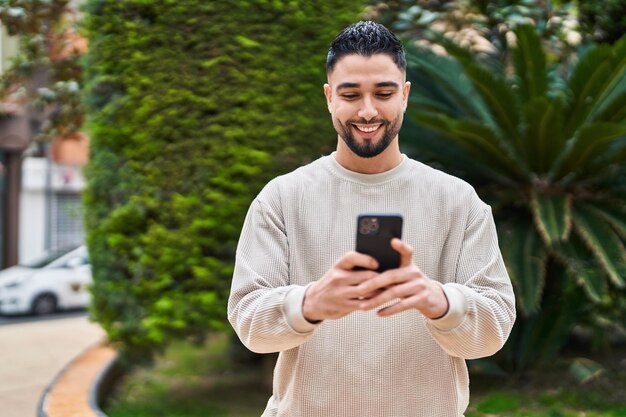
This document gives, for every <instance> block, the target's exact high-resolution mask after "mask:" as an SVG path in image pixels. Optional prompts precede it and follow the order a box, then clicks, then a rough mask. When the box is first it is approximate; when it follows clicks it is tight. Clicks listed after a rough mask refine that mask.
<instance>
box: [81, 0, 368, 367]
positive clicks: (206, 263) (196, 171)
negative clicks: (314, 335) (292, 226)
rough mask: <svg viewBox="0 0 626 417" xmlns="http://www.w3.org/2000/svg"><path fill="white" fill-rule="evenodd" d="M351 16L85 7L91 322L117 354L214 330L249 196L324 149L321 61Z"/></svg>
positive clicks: (185, 2) (272, 6)
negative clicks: (116, 347) (97, 324)
mask: <svg viewBox="0 0 626 417" xmlns="http://www.w3.org/2000/svg"><path fill="white" fill-rule="evenodd" d="M360 7H361V2H360V1H347V0H344V1H326V2H308V1H279V0H276V1H263V0H251V1H240V2H234V3H232V2H214V1H210V2H207V1H202V0H178V1H150V0H132V1H124V2H117V1H104V0H92V1H89V2H88V3H87V7H86V11H87V20H86V28H87V31H88V35H89V38H90V51H89V53H88V57H87V65H86V67H87V69H86V74H87V75H86V82H87V90H88V93H87V97H86V99H87V104H88V106H89V112H90V116H91V117H90V124H89V130H90V134H91V137H92V161H91V163H90V165H89V167H88V178H89V185H88V192H87V194H86V200H85V201H86V205H87V226H88V231H89V232H88V245H89V249H90V253H91V257H92V263H93V272H94V277H95V284H94V286H93V308H92V310H93V313H94V315H95V319H96V320H97V321H98V322H100V323H101V324H102V325H103V327H104V328H105V329H106V331H107V333H108V335H109V338H110V340H112V341H114V342H121V345H122V346H121V347H122V351H123V352H125V353H127V354H144V353H149V352H151V351H154V350H156V349H159V348H161V347H163V346H164V345H166V344H167V342H168V341H169V340H170V339H172V338H180V337H185V336H189V335H199V336H201V335H203V334H204V333H205V332H206V331H207V330H208V329H210V328H222V327H223V326H224V319H225V308H226V307H225V306H226V296H227V293H228V289H229V287H230V278H231V273H232V261H233V258H234V250H235V245H236V241H237V238H238V235H239V230H240V226H241V224H242V222H243V218H244V215H245V212H246V210H247V207H248V205H249V203H250V201H251V199H252V198H253V196H254V195H255V194H256V192H257V191H258V190H259V189H260V187H261V186H262V185H263V184H264V183H265V182H267V180H268V179H269V178H271V177H274V176H276V175H277V174H279V173H281V172H284V171H287V170H289V169H291V168H293V167H294V166H296V165H299V164H301V163H304V162H307V161H309V160H312V159H314V158H315V157H317V156H318V155H319V154H321V153H322V152H326V151H328V150H329V149H331V148H332V146H333V144H334V143H335V141H336V135H335V133H334V130H333V128H332V125H331V123H330V119H329V117H328V113H327V111H326V106H325V101H324V96H323V93H322V84H323V82H324V80H325V70H324V59H325V54H326V51H327V48H328V45H329V43H330V41H331V40H332V38H333V37H334V35H335V34H336V32H338V30H340V29H341V28H342V27H344V26H346V25H347V24H349V23H351V22H353V21H354V20H356V19H357V18H358V13H359V11H360ZM135 356H137V355H135Z"/></svg>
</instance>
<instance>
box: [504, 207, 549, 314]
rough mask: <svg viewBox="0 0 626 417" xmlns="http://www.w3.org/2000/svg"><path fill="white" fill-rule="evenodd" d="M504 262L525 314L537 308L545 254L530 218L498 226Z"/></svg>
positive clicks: (543, 278)
mask: <svg viewBox="0 0 626 417" xmlns="http://www.w3.org/2000/svg"><path fill="white" fill-rule="evenodd" d="M498 231H499V234H500V238H499V241H500V246H501V248H502V254H503V256H504V259H505V264H506V266H507V270H508V272H509V276H510V277H511V281H512V282H513V284H514V285H515V288H516V291H515V292H516V295H517V299H518V303H519V305H520V307H521V309H522V310H523V312H524V313H525V314H526V315H530V314H532V313H534V312H536V311H538V309H539V304H540V300H541V294H542V293H543V288H544V285H545V280H546V265H545V264H546V260H547V256H546V255H547V254H546V249H545V247H544V244H543V242H542V240H541V237H540V236H539V234H538V233H537V231H536V229H535V227H534V226H533V224H532V221H530V219H528V220H526V221H524V220H523V219H521V218H518V219H512V220H511V221H510V222H507V223H504V224H502V225H501V227H499V229H498Z"/></svg>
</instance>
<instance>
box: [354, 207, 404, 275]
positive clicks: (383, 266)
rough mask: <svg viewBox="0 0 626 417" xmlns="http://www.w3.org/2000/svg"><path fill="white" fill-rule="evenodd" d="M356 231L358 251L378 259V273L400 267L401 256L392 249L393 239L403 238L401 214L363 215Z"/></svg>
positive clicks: (358, 220)
mask: <svg viewBox="0 0 626 417" xmlns="http://www.w3.org/2000/svg"><path fill="white" fill-rule="evenodd" d="M356 230H357V232H356V251H357V252H360V253H364V254H367V255H370V256H372V257H374V258H376V260H377V261H378V269H377V270H376V271H378V272H383V271H386V270H388V269H393V268H397V267H399V266H400V254H399V253H398V252H396V251H395V250H394V249H393V248H392V247H391V239H393V238H394V237H397V238H398V239H401V238H402V216H401V215H400V214H395V213H394V214H391V213H361V214H359V216H358V219H357V229H356ZM359 269H362V268H359Z"/></svg>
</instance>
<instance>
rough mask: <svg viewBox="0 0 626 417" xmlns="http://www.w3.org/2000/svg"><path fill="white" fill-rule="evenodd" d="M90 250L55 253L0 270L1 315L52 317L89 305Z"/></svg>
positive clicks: (83, 247) (80, 248)
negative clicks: (50, 315) (42, 315)
mask: <svg viewBox="0 0 626 417" xmlns="http://www.w3.org/2000/svg"><path fill="white" fill-rule="evenodd" d="M91 281H92V277H91V265H89V257H88V255H87V248H86V247H85V246H80V247H78V248H76V249H74V250H71V251H69V252H67V251H66V252H63V253H61V254H59V253H55V254H51V255H48V256H46V257H45V258H43V259H40V260H37V261H35V262H31V263H29V264H27V265H18V266H14V267H11V268H7V269H5V270H3V271H0V314H28V313H31V314H49V313H52V312H54V311H57V310H64V309H73V308H84V307H87V306H88V305H89V300H90V293H89V290H88V287H89V285H90V284H91Z"/></svg>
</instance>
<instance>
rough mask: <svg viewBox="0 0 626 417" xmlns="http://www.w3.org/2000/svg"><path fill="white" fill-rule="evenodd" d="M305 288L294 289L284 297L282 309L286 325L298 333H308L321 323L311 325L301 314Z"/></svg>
mask: <svg viewBox="0 0 626 417" xmlns="http://www.w3.org/2000/svg"><path fill="white" fill-rule="evenodd" d="M309 285H310V284H309ZM307 288H308V286H306V287H295V288H293V289H292V290H290V291H289V292H288V293H287V296H286V297H285V305H284V308H285V316H286V317H287V323H288V324H289V325H290V326H291V328H292V329H294V330H295V331H296V332H298V333H310V332H312V331H313V330H315V328H316V327H317V326H319V324H320V323H321V322H320V323H311V322H310V321H308V320H307V319H305V318H304V315H303V314H302V302H303V301H304V293H305V292H306V290H307Z"/></svg>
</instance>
